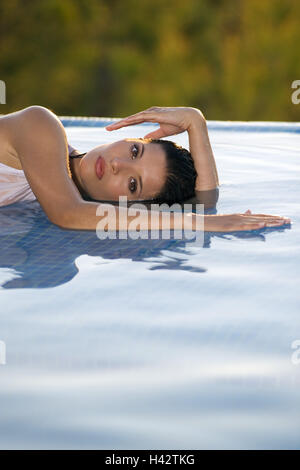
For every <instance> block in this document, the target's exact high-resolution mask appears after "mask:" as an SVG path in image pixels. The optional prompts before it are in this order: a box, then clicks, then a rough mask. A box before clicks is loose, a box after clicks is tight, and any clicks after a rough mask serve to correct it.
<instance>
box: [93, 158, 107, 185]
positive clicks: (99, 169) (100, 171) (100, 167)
mask: <svg viewBox="0 0 300 470" xmlns="http://www.w3.org/2000/svg"><path fill="white" fill-rule="evenodd" d="M95 170H96V175H97V176H98V178H99V180H101V178H102V176H103V175H104V171H105V160H104V158H102V157H99V158H98V159H97V161H96V165H95Z"/></svg>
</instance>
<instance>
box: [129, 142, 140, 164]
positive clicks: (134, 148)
mask: <svg viewBox="0 0 300 470" xmlns="http://www.w3.org/2000/svg"><path fill="white" fill-rule="evenodd" d="M138 153H139V148H138V146H137V145H136V144H133V145H132V147H131V155H132V159H133V160H135V159H136V157H137V156H138Z"/></svg>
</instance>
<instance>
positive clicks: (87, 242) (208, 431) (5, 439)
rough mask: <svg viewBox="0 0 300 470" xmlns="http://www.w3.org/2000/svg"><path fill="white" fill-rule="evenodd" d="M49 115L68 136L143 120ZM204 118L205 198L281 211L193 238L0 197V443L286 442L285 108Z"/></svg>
mask: <svg viewBox="0 0 300 470" xmlns="http://www.w3.org/2000/svg"><path fill="white" fill-rule="evenodd" d="M63 123H64V125H65V126H66V131H67V135H68V139H69V142H70V143H71V144H72V145H73V146H74V147H76V148H78V149H79V150H82V151H86V150H88V149H90V148H92V147H94V146H96V145H99V144H101V143H103V142H108V141H114V140H117V139H121V138H124V137H126V136H128V137H139V136H143V135H145V134H146V132H150V130H151V129H152V128H153V126H149V125H146V124H144V125H141V126H135V127H129V128H125V129H120V130H118V131H115V132H110V133H109V132H107V131H105V129H104V128H103V127H104V126H105V125H106V124H107V120H105V119H99V120H95V119H75V118H63ZM145 127H146V129H145ZM209 132H210V138H211V142H212V147H213V150H214V154H215V157H216V162H217V166H218V171H219V176H220V183H221V186H220V196H219V202H218V205H217V211H218V213H233V212H244V211H245V210H247V209H251V210H252V211H253V212H254V213H270V214H281V215H285V216H288V217H290V218H291V219H292V221H293V224H292V226H291V227H286V226H285V227H281V228H267V229H262V230H259V231H253V232H235V233H230V234H229V233H227V234H224V233H223V234H221V233H218V234H217V233H206V234H205V239H204V243H203V246H199V245H195V246H194V247H193V246H187V244H186V243H185V241H180V240H131V239H128V240H99V239H98V238H97V236H96V234H95V233H94V232H88V231H70V230H63V229H60V228H59V227H57V226H55V225H52V224H51V223H49V221H48V219H47V217H46V216H45V215H44V213H43V211H42V210H41V208H40V206H39V204H38V202H31V203H18V204H14V205H12V206H8V207H3V208H1V209H0V237H1V251H0V285H1V288H0V302H1V307H0V312H1V313H0V340H1V341H3V342H5V345H6V364H2V365H0V448H2V449H14V448H19V449H38V448H43V449H72V448H83V449H84V448H95V449H142V448H145V449H165V448H167V449H214V448H220V449H230V448H236V449H247V448H248V449H262V448H267V449H274V448H284V449H288V448H289V449H299V448H300V445H299V443H300V393H299V386H300V354H298V356H297V350H296V349H293V348H292V345H293V344H294V346H295V344H296V343H295V341H296V340H300V314H299V312H300V308H299V307H300V302H299V301H300V296H299V285H300V282H299V281H300V269H299V262H300V231H299V222H300V215H299V207H300V205H299V199H300V124H286V123H242V122H241V123H237V122H234V123H233V122H216V121H211V122H209ZM172 140H175V141H176V142H178V143H180V144H181V145H184V146H187V134H186V133H185V134H182V135H179V136H175V138H174V139H172ZM297 344H298V343H297ZM295 347H296V346H295ZM298 350H299V346H298ZM298 359H299V360H298ZM2 362H4V361H3V354H2Z"/></svg>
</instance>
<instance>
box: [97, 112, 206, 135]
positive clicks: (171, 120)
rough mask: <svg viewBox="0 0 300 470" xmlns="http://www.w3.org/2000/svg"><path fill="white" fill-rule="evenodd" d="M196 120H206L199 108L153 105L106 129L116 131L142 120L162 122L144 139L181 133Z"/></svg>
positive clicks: (139, 122)
mask: <svg viewBox="0 0 300 470" xmlns="http://www.w3.org/2000/svg"><path fill="white" fill-rule="evenodd" d="M195 120H199V121H201V120H202V121H203V120H205V119H204V116H203V114H202V113H201V111H199V109H196V108H185V107H176V108H160V107H156V106H153V107H152V108H148V109H146V110H145V111H141V112H139V113H137V114H132V115H131V116H128V117H126V118H124V119H121V120H120V121H117V122H115V123H114V124H110V125H109V126H106V128H105V129H107V130H108V131H114V130H116V129H120V128H121V127H126V126H132V125H134V124H141V123H142V122H157V123H159V124H160V127H159V129H157V130H155V131H153V132H150V133H148V134H146V135H145V136H144V139H147V138H151V139H161V138H162V137H168V136H170V135H176V134H180V133H181V132H184V131H187V130H189V128H190V126H191V124H192V123H194V122H195Z"/></svg>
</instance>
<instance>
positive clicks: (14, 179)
mask: <svg viewBox="0 0 300 470" xmlns="http://www.w3.org/2000/svg"><path fill="white" fill-rule="evenodd" d="M35 199H36V197H35V195H34V193H33V192H32V190H31V188H30V185H29V183H28V181H27V179H26V176H25V173H24V171H23V170H17V169H16V168H12V167H10V166H8V165H4V163H0V207H1V206H8V205H9V204H13V203H14V202H19V201H34V200H35Z"/></svg>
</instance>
